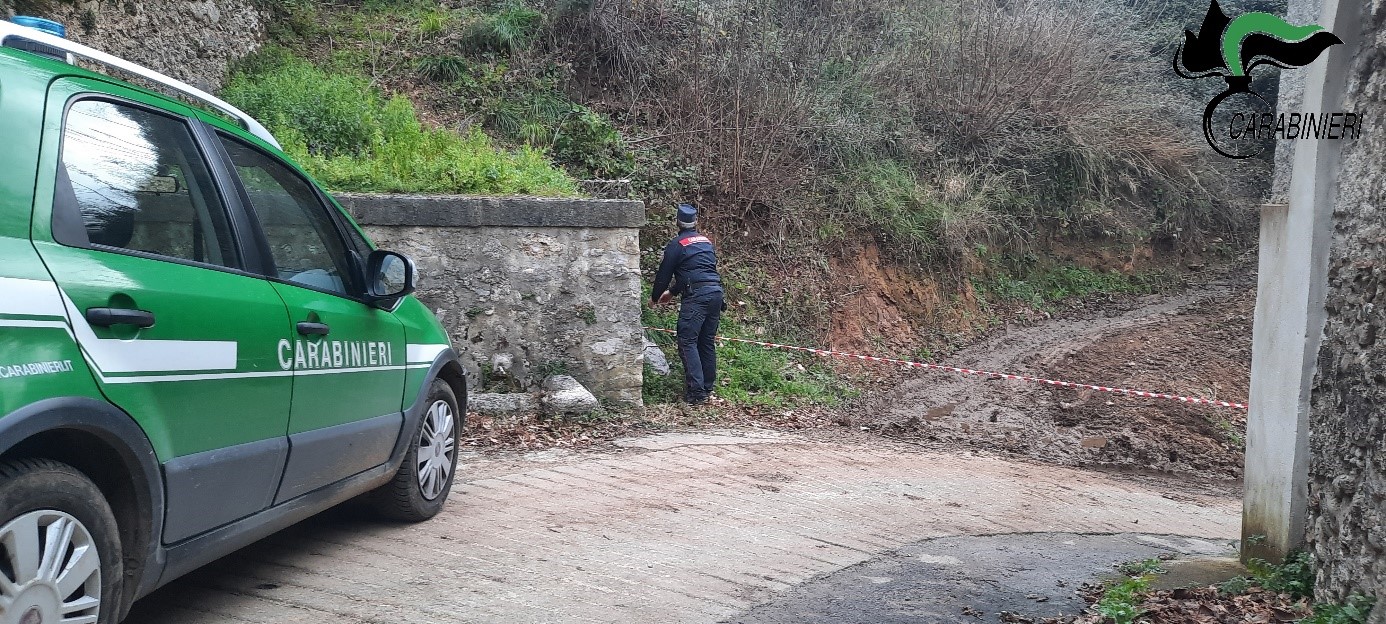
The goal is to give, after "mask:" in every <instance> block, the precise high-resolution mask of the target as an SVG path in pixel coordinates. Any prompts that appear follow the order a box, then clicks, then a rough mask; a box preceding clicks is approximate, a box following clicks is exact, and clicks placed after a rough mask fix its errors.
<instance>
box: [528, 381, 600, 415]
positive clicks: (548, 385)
mask: <svg viewBox="0 0 1386 624" xmlns="http://www.w3.org/2000/svg"><path fill="white" fill-rule="evenodd" d="M542 403H543V405H544V412H545V413H548V414H586V413H588V412H591V411H592V410H595V409H597V407H598V406H599V405H600V403H598V402H597V397H595V396H593V395H592V393H591V392H588V391H587V388H584V387H582V384H581V383H579V382H578V380H576V379H573V378H572V377H571V376H568V375H554V376H552V377H549V378H548V379H545V380H544V398H543V399H542Z"/></svg>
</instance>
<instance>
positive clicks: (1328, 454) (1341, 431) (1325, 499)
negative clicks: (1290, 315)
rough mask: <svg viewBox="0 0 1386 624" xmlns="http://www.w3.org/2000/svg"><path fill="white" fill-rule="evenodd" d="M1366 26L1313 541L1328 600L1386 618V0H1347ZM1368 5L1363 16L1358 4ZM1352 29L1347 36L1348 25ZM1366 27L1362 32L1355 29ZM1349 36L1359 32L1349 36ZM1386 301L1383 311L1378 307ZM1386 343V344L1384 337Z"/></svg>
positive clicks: (1315, 476) (1322, 390)
mask: <svg viewBox="0 0 1386 624" xmlns="http://www.w3.org/2000/svg"><path fill="white" fill-rule="evenodd" d="M1338 5H1339V7H1338V10H1339V11H1349V12H1351V13H1350V14H1349V15H1348V16H1347V17H1348V18H1349V23H1351V24H1360V27H1361V28H1362V31H1361V34H1360V36H1354V37H1353V38H1354V39H1357V40H1359V41H1361V42H1362V44H1361V47H1360V48H1359V49H1358V50H1357V52H1356V55H1355V57H1354V58H1353V60H1352V63H1351V66H1350V70H1349V74H1348V76H1347V78H1348V85H1347V92H1346V97H1345V101H1344V104H1343V110H1347V111H1352V112H1356V113H1357V114H1359V115H1362V116H1363V118H1364V119H1366V120H1367V122H1368V124H1369V125H1368V126H1367V127H1366V129H1365V130H1364V131H1363V132H1362V135H1361V138H1360V139H1359V140H1355V141H1343V142H1342V150H1343V151H1342V164H1341V166H1340V167H1339V170H1338V179H1337V182H1338V184H1337V186H1338V189H1337V198H1336V203H1335V207H1334V213H1333V239H1332V246H1331V250H1330V260H1329V274H1328V280H1329V281H1328V291H1327V296H1326V308H1327V312H1328V320H1327V324H1326V326H1325V328H1324V338H1323V343H1322V346H1321V348H1320V350H1319V356H1318V373H1317V376H1316V381H1315V387H1314V391H1313V398H1312V407H1311V416H1310V418H1311V420H1310V462H1311V465H1310V474H1309V523H1308V525H1309V526H1308V534H1307V538H1308V543H1309V544H1310V547H1311V549H1312V552H1313V554H1314V557H1315V559H1316V560H1317V561H1318V562H1319V564H1320V569H1319V575H1318V585H1317V594H1318V595H1317V597H1318V598H1319V599H1320V600H1328V601H1333V602H1341V601H1342V600H1343V599H1344V598H1345V597H1346V596H1348V595H1350V594H1353V593H1358V594H1364V595H1374V596H1377V602H1378V605H1379V606H1378V607H1377V608H1376V610H1375V613H1374V614H1373V615H1372V619H1371V621H1372V622H1374V623H1377V624H1381V623H1386V418H1384V416H1386V408H1383V406H1386V168H1383V163H1386V126H1383V125H1382V123H1381V122H1382V121H1386V98H1383V94H1384V93H1386V0H1367V1H1365V2H1360V3H1359V2H1358V1H1357V0H1340V1H1339V2H1338ZM1359 11H1360V12H1361V14H1360V16H1359V15H1357V12H1359ZM1338 34H1340V36H1342V35H1344V34H1345V33H1338ZM1352 35H1356V33H1352ZM1343 39H1344V40H1350V39H1349V37H1348V36H1343ZM1378 303H1379V304H1381V307H1377V304H1378ZM1378 342H1382V344H1378Z"/></svg>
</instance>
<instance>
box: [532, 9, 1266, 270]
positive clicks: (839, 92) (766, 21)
mask: <svg viewBox="0 0 1386 624" xmlns="http://www.w3.org/2000/svg"><path fill="white" fill-rule="evenodd" d="M1094 7H1101V8H1102V10H1103V11H1106V12H1107V13H1104V14H1101V15H1095V12H1094V11H1095V9H1094ZM1131 10H1132V9H1130V8H1129V6H1127V5H1126V4H1124V3H1110V4H1107V3H1096V4H1094V3H1082V4H1079V3H1077V2H1071V1H1068V0H1059V1H1054V0H980V1H978V2H961V1H956V0H932V1H930V0H922V1H921V0H716V1H711V0H705V1H703V2H688V1H686V0H591V1H590V3H589V4H587V5H585V7H584V8H581V9H579V10H575V11H570V12H569V13H568V14H566V16H565V17H564V18H563V19H561V20H558V21H557V22H556V23H555V29H554V31H553V36H554V38H555V42H556V43H557V44H558V45H561V46H562V47H565V48H567V49H577V50H580V51H581V52H579V53H578V58H577V59H576V62H575V65H577V66H580V67H583V68H585V70H580V71H587V72H590V73H591V75H592V76H589V80H588V82H591V80H590V78H591V77H593V76H596V77H602V78H605V79H606V80H604V81H603V80H600V79H599V80H598V81H597V82H598V83H600V84H603V85H605V86H606V87H607V88H608V89H609V90H610V92H611V93H614V94H615V95H614V96H613V97H614V98H615V101H613V102H611V103H610V104H611V105H613V106H615V107H619V108H621V109H622V111H623V114H624V115H625V118H624V119H625V123H626V124H627V127H631V128H639V132H640V133H642V134H641V135H639V136H636V137H634V138H633V139H632V144H633V146H634V147H636V148H637V149H650V148H660V149H665V150H668V151H669V152H671V153H673V154H675V155H676V156H678V157H681V158H682V159H683V160H684V161H686V162H688V163H691V164H693V165H695V166H696V167H697V168H698V170H699V173H700V178H699V179H700V181H701V183H702V185H703V189H702V190H703V192H704V193H706V194H708V195H711V196H713V198H714V199H715V200H716V201H715V203H716V204H717V205H719V206H721V207H722V208H723V210H722V211H721V213H720V214H717V215H714V216H715V217H716V218H715V219H714V222H715V223H721V224H725V223H727V221H730V222H731V224H733V225H735V227H736V228H737V229H738V230H747V231H755V232H757V233H760V234H762V236H761V237H759V238H758V240H768V241H770V242H772V243H774V242H777V241H787V240H798V239H803V238H805V237H815V236H818V237H821V236H822V232H823V231H824V228H823V227H821V224H822V223H823V221H824V220H825V219H826V220H828V221H832V222H833V223H834V224H835V225H834V227H832V228H827V230H829V231H842V230H844V229H845V230H866V231H868V232H871V231H874V232H876V233H878V234H881V235H883V236H884V237H885V238H888V239H892V240H894V241H895V242H897V243H902V244H901V246H902V247H904V248H905V249H904V251H908V252H910V253H912V254H914V255H919V254H920V252H921V250H927V253H924V255H925V256H927V257H930V258H935V259H936V258H940V257H942V258H947V257H956V256H959V255H966V254H968V253H970V251H969V250H970V249H971V248H973V247H974V246H976V245H977V244H983V243H987V244H990V243H994V242H995V241H996V239H997V238H998V237H999V238H1001V239H1002V241H1003V243H1002V244H1020V243H1021V242H1022V241H1023V240H1024V237H1019V236H1016V235H1015V234H1014V233H1015V232H1018V231H1023V230H1024V229H1026V228H1028V229H1031V230H1033V229H1034V228H1035V227H1036V226H1039V227H1044V226H1052V227H1053V228H1054V229H1055V231H1066V232H1070V233H1077V234H1081V235H1088V236H1092V235H1097V236H1115V235H1123V234H1128V235H1145V234H1148V233H1150V232H1157V231H1160V230H1161V229H1169V230H1171V231H1178V230H1189V229H1192V231H1193V232H1198V231H1202V230H1216V231H1223V230H1229V229H1236V228H1237V227H1239V225H1240V221H1239V218H1238V217H1237V216H1236V214H1235V212H1234V211H1233V207H1232V205H1231V202H1229V200H1228V199H1227V198H1226V197H1224V196H1220V195H1219V194H1218V191H1214V190H1210V188H1209V186H1208V185H1206V184H1204V183H1203V182H1202V179H1203V178H1204V177H1206V176H1207V175H1208V167H1207V166H1206V164H1204V163H1202V162H1201V161H1202V157H1201V153H1200V152H1199V151H1198V146H1197V145H1196V144H1194V143H1192V142H1191V141H1190V140H1188V138H1187V137H1186V136H1184V135H1180V134H1178V133H1175V132H1174V131H1173V129H1174V128H1173V126H1172V125H1171V124H1170V123H1168V122H1162V121H1159V117H1160V116H1159V115H1158V114H1157V111H1156V105H1155V104H1154V102H1156V101H1158V100H1159V99H1160V98H1159V95H1160V89H1161V88H1162V87H1161V79H1160V78H1159V76H1158V74H1157V72H1158V71H1159V70H1160V69H1162V66H1159V67H1157V66H1153V65H1151V64H1150V63H1149V62H1148V61H1149V59H1150V53H1149V50H1148V49H1147V48H1143V47H1142V46H1145V45H1148V38H1142V37H1140V36H1136V35H1137V34H1138V33H1133V32H1130V31H1128V30H1126V29H1127V28H1128V26H1127V25H1129V24H1132V23H1138V22H1139V20H1137V19H1134V18H1133V17H1132V15H1131V14H1130V11H1131ZM882 163H890V165H889V166H890V167H894V168H897V169H903V170H904V171H905V172H906V173H907V174H908V175H907V177H908V180H909V181H908V182H907V183H906V182H901V179H899V176H881V175H875V173H879V171H880V170H881V169H880V167H881V166H882ZM873 172H875V173H873ZM959 172H962V173H963V175H965V176H966V179H968V180H970V181H972V182H969V184H968V188H971V189H975V190H974V191H973V192H971V194H969V195H967V196H965V197H954V196H951V195H949V194H948V193H940V192H939V188H941V187H943V186H945V185H946V184H947V183H948V180H950V179H956V177H957V176H958V175H959ZM876 183H879V184H882V185H884V186H881V187H873V186H872V185H873V184H876ZM902 188H908V189H909V192H910V193H911V194H912V196H911V197H908V198H902V196H901V195H900V192H901V189H902ZM878 196H888V197H893V198H895V199H896V200H899V201H897V203H896V205H893V206H885V205H884V204H882V203H881V202H878V201H875V200H873V198H874V197H878ZM901 232H905V233H911V232H912V233H913V234H909V235H905V236H901V235H899V233H901ZM905 241H914V242H912V243H905ZM919 241H929V243H928V244H924V245H919V244H917V243H918V242H919Z"/></svg>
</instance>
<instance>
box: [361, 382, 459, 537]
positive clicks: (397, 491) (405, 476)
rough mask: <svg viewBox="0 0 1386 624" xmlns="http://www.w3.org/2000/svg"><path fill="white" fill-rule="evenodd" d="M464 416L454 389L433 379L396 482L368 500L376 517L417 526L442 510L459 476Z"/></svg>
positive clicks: (381, 489)
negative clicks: (458, 456)
mask: <svg viewBox="0 0 1386 624" xmlns="http://www.w3.org/2000/svg"><path fill="white" fill-rule="evenodd" d="M464 417H465V414H463V413H462V412H461V410H459V409H458V404H457V395H456V393H454V392H453V390H452V386H450V385H448V383H447V382H445V381H443V380H441V379H435V380H433V383H432V384H431V385H430V386H429V388H428V397H427V401H426V404H425V407H424V413H423V415H422V416H421V417H420V418H419V423H418V424H417V425H416V426H415V427H414V430H413V431H412V432H410V441H409V448H408V450H407V451H405V453H404V463H403V464H401V465H400V467H399V471H397V472H396V473H395V477H394V479H392V480H391V481H390V482H389V483H386V484H385V485H383V486H381V487H380V488H379V489H377V490H376V491H375V492H372V495H371V496H370V499H369V500H370V503H371V505H372V506H373V507H374V508H375V510H376V511H377V512H379V513H380V514H381V515H383V516H385V517H386V518H389V519H391V520H401V521H405V522H421V521H423V520H427V519H429V518H432V517H433V516H436V515H438V512H439V511H442V509H443V504H444V503H445V502H447V498H448V492H449V491H450V490H451V489H452V481H453V478H454V477H455V476H456V475H457V450H458V446H459V444H458V442H459V440H460V436H461V433H462V419H463V418H464Z"/></svg>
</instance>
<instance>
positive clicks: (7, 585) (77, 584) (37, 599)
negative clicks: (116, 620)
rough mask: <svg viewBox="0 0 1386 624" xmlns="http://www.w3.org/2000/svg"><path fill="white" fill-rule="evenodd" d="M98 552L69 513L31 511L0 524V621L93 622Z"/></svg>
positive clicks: (98, 581) (98, 578) (15, 623)
mask: <svg viewBox="0 0 1386 624" xmlns="http://www.w3.org/2000/svg"><path fill="white" fill-rule="evenodd" d="M100 613H101V554H100V553H99V552H97V550H96V542H95V541H94V540H93V539H92V537H91V533H90V532H89V531H87V527H85V526H83V525H82V523H81V521H79V520H77V519H76V518H74V517H72V515H70V514H68V513H65V512H62V511H57V510H52V509H43V510H39V511H31V512H29V513H26V514H24V515H22V516H19V517H17V518H15V519H13V520H10V521H9V522H8V523H6V524H5V526H3V527H0V624H95V622H96V620H97V618H98V617H99V616H100Z"/></svg>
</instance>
